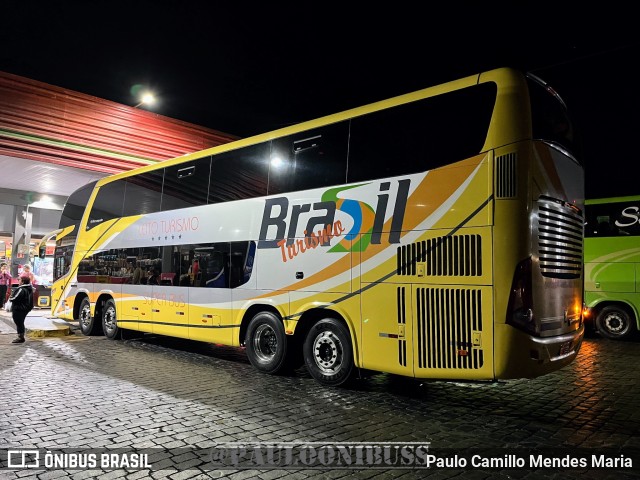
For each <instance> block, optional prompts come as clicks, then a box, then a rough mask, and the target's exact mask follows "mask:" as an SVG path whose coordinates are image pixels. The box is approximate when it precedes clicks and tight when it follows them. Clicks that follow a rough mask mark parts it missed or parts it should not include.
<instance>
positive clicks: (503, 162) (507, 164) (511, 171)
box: [496, 153, 518, 198]
mask: <svg viewBox="0 0 640 480" xmlns="http://www.w3.org/2000/svg"><path fill="white" fill-rule="evenodd" d="M517 158H518V157H517V155H516V154H515V153H509V154H507V155H501V156H499V157H497V158H496V198H515V197H516V195H517V194H518V191H517V188H516V186H517V183H516V178H517V175H516V169H517V166H518V162H517Z"/></svg>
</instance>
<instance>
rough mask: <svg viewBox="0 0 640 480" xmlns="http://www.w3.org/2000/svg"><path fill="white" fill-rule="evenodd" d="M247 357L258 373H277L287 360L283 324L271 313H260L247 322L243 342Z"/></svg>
mask: <svg viewBox="0 0 640 480" xmlns="http://www.w3.org/2000/svg"><path fill="white" fill-rule="evenodd" d="M245 346H246V351H247V357H249V361H250V362H251V365H253V366H254V367H255V368H256V369H257V370H258V371H260V372H262V373H268V374H276V373H279V372H280V371H281V370H282V369H283V367H284V365H285V362H286V358H287V338H286V335H285V333H284V324H283V323H282V320H280V319H279V318H278V317H277V316H276V315H275V314H273V313H271V312H260V313H258V314H257V315H256V316H254V317H253V318H252V319H251V321H250V322H249V327H248V328H247V336H246V341H245Z"/></svg>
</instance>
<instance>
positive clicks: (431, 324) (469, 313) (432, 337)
mask: <svg viewBox="0 0 640 480" xmlns="http://www.w3.org/2000/svg"><path fill="white" fill-rule="evenodd" d="M416 311H417V322H418V325H417V343H418V368H454V369H479V368H481V367H482V364H483V361H484V352H483V350H482V348H481V347H482V345H481V333H482V295H481V292H480V290H469V289H465V290H462V289H446V288H419V289H417V290H416Z"/></svg>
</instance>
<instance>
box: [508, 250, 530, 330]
mask: <svg viewBox="0 0 640 480" xmlns="http://www.w3.org/2000/svg"><path fill="white" fill-rule="evenodd" d="M531 263H532V261H531V257H529V258H527V259H526V260H523V261H522V262H520V263H519V264H518V266H517V267H516V271H515V273H514V275H513V281H512V282H511V294H510V295H509V306H508V307H507V319H506V321H507V324H508V325H511V326H513V327H516V328H518V329H520V330H524V331H526V332H529V333H532V334H536V333H538V332H537V328H536V323H535V314H534V311H533V293H532V280H531Z"/></svg>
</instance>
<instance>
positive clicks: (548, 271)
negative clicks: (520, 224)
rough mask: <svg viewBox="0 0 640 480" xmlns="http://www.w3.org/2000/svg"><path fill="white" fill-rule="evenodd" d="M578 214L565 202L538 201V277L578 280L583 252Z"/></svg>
mask: <svg viewBox="0 0 640 480" xmlns="http://www.w3.org/2000/svg"><path fill="white" fill-rule="evenodd" d="M583 225H584V220H583V216H582V213H581V212H580V211H579V210H577V209H576V208H574V207H572V206H571V205H569V204H567V203H566V202H562V201H559V200H555V199H552V198H549V197H541V198H540V199H539V200H538V254H539V259H540V269H541V271H542V275H543V276H545V277H551V278H565V279H566V278H580V275H581V274H582V249H583V240H582V239H583Z"/></svg>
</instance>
